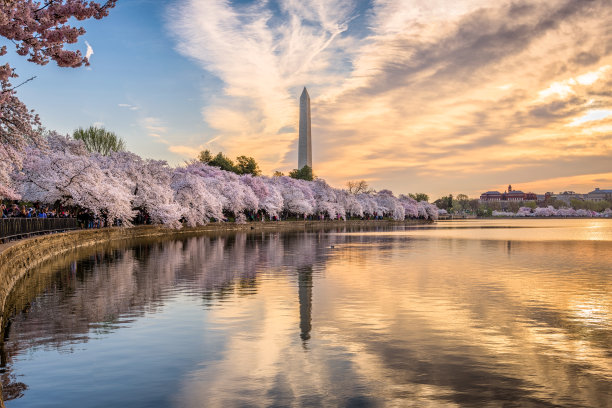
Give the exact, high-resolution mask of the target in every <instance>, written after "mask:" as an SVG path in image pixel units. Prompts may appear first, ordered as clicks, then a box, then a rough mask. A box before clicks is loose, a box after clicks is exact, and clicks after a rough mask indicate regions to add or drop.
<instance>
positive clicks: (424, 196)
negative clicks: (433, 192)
mask: <svg viewBox="0 0 612 408" xmlns="http://www.w3.org/2000/svg"><path fill="white" fill-rule="evenodd" d="M408 196H409V197H411V198H412V199H414V200H416V201H429V196H428V195H427V194H425V193H416V194H413V193H410V194H408Z"/></svg>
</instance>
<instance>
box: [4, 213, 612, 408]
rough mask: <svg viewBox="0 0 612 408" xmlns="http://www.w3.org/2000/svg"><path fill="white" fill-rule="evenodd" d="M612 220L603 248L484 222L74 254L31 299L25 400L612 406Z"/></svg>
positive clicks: (9, 379)
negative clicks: (542, 237) (538, 237)
mask: <svg viewBox="0 0 612 408" xmlns="http://www.w3.org/2000/svg"><path fill="white" fill-rule="evenodd" d="M606 222H607V223H606ZM600 223H603V224H593V225H586V224H585V225H582V224H576V223H574V224H566V225H572V226H573V227H575V228H577V229H578V230H580V231H583V229H588V228H591V230H590V231H591V232H592V234H591V236H592V237H597V238H596V239H595V240H592V241H588V240H585V239H582V238H580V239H574V238H572V237H570V236H568V237H566V238H567V239H563V235H564V233H567V231H569V229H564V228H562V227H559V226H552V225H548V226H546V225H539V224H538V225H535V226H537V228H530V227H529V224H525V225H523V228H514V229H508V228H506V227H507V226H502V227H503V228H500V227H499V226H498V227H496V226H494V225H493V226H491V225H484V227H486V228H485V229H483V228H481V227H483V225H480V224H469V223H468V224H465V225H462V224H449V225H452V227H450V228H446V227H445V226H444V225H443V224H440V225H438V226H437V227H434V228H423V229H416V230H406V231H404V230H400V231H383V230H381V231H374V232H372V231H352V232H350V231H349V232H347V231H344V230H339V231H332V232H300V233H286V234H280V233H275V234H265V235H262V234H237V235H232V236H229V235H228V236H216V237H214V236H211V237H196V238H189V239H185V240H180V241H167V242H144V243H139V244H138V245H132V246H125V247H117V248H108V249H106V250H104V251H99V252H98V253H96V254H93V255H88V256H86V257H84V258H81V259H79V260H77V259H70V258H67V259H66V260H64V261H58V264H56V265H55V266H53V267H51V266H47V267H46V268H47V269H49V268H51V269H53V270H55V271H56V272H45V271H43V270H40V271H36V272H35V273H33V274H32V277H33V278H32V279H29V280H26V281H24V282H22V284H21V285H20V286H19V287H18V288H16V291H15V293H14V295H13V300H12V303H13V305H14V311H15V314H14V316H13V318H12V323H11V325H10V327H9V328H8V330H6V331H5V342H4V345H3V352H2V363H3V386H4V395H5V400H6V405H7V406H8V407H19V406H23V407H36V406H64V407H65V406H79V407H89V406H100V407H102V406H109V405H110V406H116V405H124V406H131V407H140V406H141V407H147V406H157V407H159V406H178V407H198V406H202V405H206V406H244V405H256V406H261V405H264V406H270V405H277V406H289V405H314V406H317V405H341V406H370V405H401V406H407V405H408V406H410V405H413V406H424V405H433V406H438V405H444V406H447V405H460V406H466V405H467V406H483V405H490V406H499V405H502V404H505V403H509V404H516V405H531V406H557V405H560V406H572V405H573V406H592V407H605V406H609V401H612V374H611V373H612V363H611V358H610V355H611V348H610V344H612V341H611V340H612V313H611V311H612V296H611V295H610V294H611V293H612V290H611V289H612V287H611V286H612V280H611V276H610V271H611V270H612V256H611V255H612V241H611V240H610V239H609V238H607V237H608V235H606V234H612V232H608V233H606V232H605V231H608V230H607V229H609V228H610V227H611V226H612V224H611V223H610V222H609V220H602V221H600ZM602 228H603V229H602ZM547 231H548V232H549V233H550V234H551V235H550V236H551V237H552V236H554V237H555V238H554V239H552V238H551V239H545V240H544V241H532V240H529V239H528V238H529V237H530V236H531V237H533V236H534V235H538V234H540V235H541V234H544V235H545V234H546V233H547ZM585 231H586V230H585ZM602 231H604V232H602ZM610 231H612V230H610ZM497 234H500V236H506V237H509V238H510V239H506V240H503V239H499V236H498V235H497ZM597 234H599V235H597ZM602 234H603V235H602ZM570 235H571V234H570ZM477 237H480V238H483V237H484V238H483V239H478V238H477ZM49 401H52V403H51V404H50V403H49Z"/></svg>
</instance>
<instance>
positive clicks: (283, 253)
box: [0, 232, 337, 400]
mask: <svg viewBox="0 0 612 408" xmlns="http://www.w3.org/2000/svg"><path fill="white" fill-rule="evenodd" d="M336 239H337V237H334V236H328V235H325V234H324V233H323V232H319V233H306V232H300V233H284V234H281V233H266V234H263V233H259V234H247V233H237V234H231V235H226V236H212V237H211V236H199V237H192V238H188V239H183V240H176V241H161V242H144V243H141V244H135V245H131V246H126V247H122V248H112V249H102V250H99V251H98V252H96V253H93V254H88V255H87V256H85V257H81V258H80V259H78V260H74V259H70V258H69V257H65V258H64V259H62V260H61V262H59V265H58V264H57V263H56V264H55V265H53V267H54V270H55V271H57V272H55V273H48V272H46V271H45V270H44V268H49V265H47V266H45V267H44V268H39V269H37V270H34V271H32V272H31V273H29V276H30V278H28V279H24V280H22V281H21V282H19V283H18V285H16V287H15V289H14V290H13V292H12V294H11V297H10V298H9V301H8V302H7V308H6V310H9V311H11V312H10V313H11V314H12V316H10V317H9V318H8V321H9V323H8V326H7V327H6V328H5V331H4V334H5V341H4V342H3V343H2V348H1V350H0V351H1V354H2V383H3V386H4V390H3V395H4V399H5V400H10V399H14V398H18V397H20V396H21V395H23V391H24V390H26V389H27V386H26V385H25V384H22V383H18V382H15V378H14V376H13V375H12V374H11V372H10V366H11V361H12V358H13V357H15V356H16V355H18V354H19V353H20V352H21V351H22V350H26V349H30V348H38V347H43V348H57V349H62V350H64V349H65V348H66V347H67V346H70V345H71V344H74V343H80V342H87V341H88V340H89V338H90V336H91V335H92V334H93V335H103V334H105V333H108V332H111V331H113V330H116V329H117V328H119V327H121V325H125V324H129V323H130V322H131V321H133V320H134V319H135V318H138V317H140V316H143V315H145V314H146V313H155V311H156V310H158V309H159V308H161V307H163V305H164V301H165V300H166V299H168V298H169V297H171V296H172V295H173V294H175V293H178V292H180V293H182V294H189V295H192V296H197V297H200V298H202V299H203V300H204V302H205V304H206V305H208V306H210V307H214V306H215V305H216V304H217V302H218V301H220V300H223V299H226V298H228V297H232V296H249V295H252V294H255V293H257V286H258V274H260V273H286V272H287V271H296V270H297V271H298V282H299V285H298V286H299V290H298V296H299V300H300V316H301V318H302V319H301V321H302V323H301V324H300V329H301V333H302V334H301V335H302V338H303V339H304V340H307V339H308V338H309V337H310V334H309V332H310V309H311V305H310V303H311V300H312V265H313V264H315V263H320V262H324V259H325V252H324V251H320V250H319V249H320V248H321V247H325V246H329V245H330V242H335V240H336ZM304 271H307V272H304Z"/></svg>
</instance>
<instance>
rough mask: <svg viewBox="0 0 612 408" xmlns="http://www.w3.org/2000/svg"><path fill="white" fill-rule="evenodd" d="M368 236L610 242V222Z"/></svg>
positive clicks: (445, 227)
mask: <svg viewBox="0 0 612 408" xmlns="http://www.w3.org/2000/svg"><path fill="white" fill-rule="evenodd" d="M353 234H361V233H353ZM369 234H374V235H399V236H404V235H408V236H413V237H429V238H460V239H478V240H482V239H493V240H511V241H612V219H586V220H585V219H524V218H518V219H504V220H495V219H492V220H455V221H439V222H437V223H436V224H434V225H427V226H423V227H417V228H409V229H407V230H404V229H402V230H399V231H398V230H395V231H381V232H373V233H369Z"/></svg>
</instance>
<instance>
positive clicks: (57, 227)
mask: <svg viewBox="0 0 612 408" xmlns="http://www.w3.org/2000/svg"><path fill="white" fill-rule="evenodd" d="M78 227H79V224H78V222H77V219H76V218H0V241H4V240H7V239H16V238H21V237H24V236H28V235H32V234H40V233H45V232H57V231H67V230H73V229H77V228H78Z"/></svg>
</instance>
